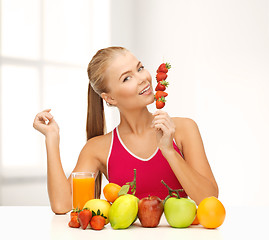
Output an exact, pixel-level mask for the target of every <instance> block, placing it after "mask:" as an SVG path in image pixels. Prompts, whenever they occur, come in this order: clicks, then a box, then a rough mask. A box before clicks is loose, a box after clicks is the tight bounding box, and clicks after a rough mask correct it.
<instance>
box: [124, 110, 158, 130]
mask: <svg viewBox="0 0 269 240" xmlns="http://www.w3.org/2000/svg"><path fill="white" fill-rule="evenodd" d="M152 120H153V116H152V114H151V113H150V112H149V111H148V108H147V107H145V108H143V109H141V110H137V111H131V112H128V113H122V112H120V124H119V128H120V129H121V132H123V133H128V134H129V133H133V134H138V135H140V134H142V133H143V132H144V131H145V130H148V129H149V128H150V126H151V124H152Z"/></svg>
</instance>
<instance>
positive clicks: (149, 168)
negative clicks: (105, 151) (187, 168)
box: [107, 128, 187, 199]
mask: <svg viewBox="0 0 269 240" xmlns="http://www.w3.org/2000/svg"><path fill="white" fill-rule="evenodd" d="M173 145H174V148H175V150H176V151H177V152H178V153H179V154H180V155H181V156H182V154H181V152H180V150H179V148H178V147H177V146H176V144H175V142H173ZM134 169H136V193H135V195H136V196H137V197H138V198H139V199H141V198H144V197H147V196H148V195H151V196H158V197H159V198H161V199H165V198H166V196H167V195H168V190H167V188H166V187H165V186H164V185H163V184H162V183H161V180H164V182H165V183H167V184H168V186H170V187H171V188H172V189H179V188H182V186H181V184H180V183H179V181H178V180H177V178H176V176H175V174H174V172H173V170H172V169H171V167H170V165H169V163H168V162H167V160H166V159H165V157H164V156H163V155H162V152H161V150H160V149H159V148H157V150H156V151H155V153H154V154H153V155H152V156H151V157H149V158H148V159H142V158H139V157H138V156H136V155H135V154H133V153H132V152H130V151H129V150H128V149H127V147H126V146H125V145H124V143H123V142H122V140H121V138H120V135H119V132H118V128H115V129H114V130H113V132H112V140H111V146H110V151H109V155H108V159H107V173H108V180H109V182H112V183H116V184H118V185H120V186H122V185H124V184H126V183H127V182H131V181H132V180H133V178H134ZM180 196H181V197H187V194H186V193H185V191H184V192H180Z"/></svg>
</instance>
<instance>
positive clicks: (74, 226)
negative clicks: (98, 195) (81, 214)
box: [68, 216, 80, 228]
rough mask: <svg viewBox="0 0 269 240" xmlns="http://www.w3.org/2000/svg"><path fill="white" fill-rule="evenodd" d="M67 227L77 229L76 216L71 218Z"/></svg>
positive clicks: (78, 225)
mask: <svg viewBox="0 0 269 240" xmlns="http://www.w3.org/2000/svg"><path fill="white" fill-rule="evenodd" d="M68 226H69V227H72V228H79V227H80V223H79V221H78V216H72V217H71V220H70V222H69V223H68Z"/></svg>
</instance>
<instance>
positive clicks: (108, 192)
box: [103, 183, 121, 203]
mask: <svg viewBox="0 0 269 240" xmlns="http://www.w3.org/2000/svg"><path fill="white" fill-rule="evenodd" d="M120 190H121V186H119V185H118V184H116V183H108V184H107V185H106V186H105V187H104V189H103V193H104V196H105V198H106V200H107V201H109V202H112V203H113V202H114V201H115V200H116V199H117V198H118V197H119V196H118V193H119V191H120Z"/></svg>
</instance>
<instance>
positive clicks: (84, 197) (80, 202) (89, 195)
mask: <svg viewBox="0 0 269 240" xmlns="http://www.w3.org/2000/svg"><path fill="white" fill-rule="evenodd" d="M94 183H95V179H94V177H93V176H92V177H89V176H87V175H86V174H84V175H83V174H82V173H73V176H72V195H73V208H74V209H75V208H79V209H82V208H83V207H84V205H85V203H86V202H87V201H89V200H90V199H93V198H94Z"/></svg>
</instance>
